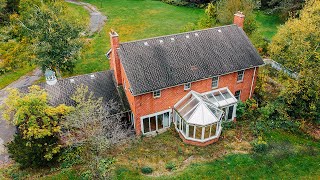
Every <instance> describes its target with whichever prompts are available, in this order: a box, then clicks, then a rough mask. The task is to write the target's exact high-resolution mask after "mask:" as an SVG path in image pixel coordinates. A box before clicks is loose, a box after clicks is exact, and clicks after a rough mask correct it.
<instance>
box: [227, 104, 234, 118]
mask: <svg viewBox="0 0 320 180" xmlns="http://www.w3.org/2000/svg"><path fill="white" fill-rule="evenodd" d="M232 114H233V106H230V107H229V112H228V119H232Z"/></svg>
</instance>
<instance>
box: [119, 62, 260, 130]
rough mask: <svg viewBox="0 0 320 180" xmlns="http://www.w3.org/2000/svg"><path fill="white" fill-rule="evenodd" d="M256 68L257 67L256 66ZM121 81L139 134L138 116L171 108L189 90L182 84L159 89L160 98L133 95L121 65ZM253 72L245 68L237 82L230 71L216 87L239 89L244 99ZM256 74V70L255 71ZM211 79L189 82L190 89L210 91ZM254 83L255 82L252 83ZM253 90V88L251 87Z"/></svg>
mask: <svg viewBox="0 0 320 180" xmlns="http://www.w3.org/2000/svg"><path fill="white" fill-rule="evenodd" d="M257 69H258V68H257ZM121 73H122V79H123V80H122V82H124V81H125V86H126V90H125V92H126V95H127V98H128V101H129V104H130V107H131V110H132V112H133V114H134V118H135V127H136V134H137V135H140V134H141V122H140V117H142V116H145V115H149V114H153V113H156V112H160V111H164V110H167V109H171V108H172V107H173V106H174V104H176V103H177V102H178V101H179V100H180V99H181V98H183V97H184V96H185V95H186V94H187V93H188V92H189V91H190V90H187V91H185V90H184V86H183V85H179V86H175V87H171V88H167V89H163V90H161V97H160V98H153V93H152V92H151V93H147V94H143V95H138V96H133V95H132V94H131V93H130V91H129V87H130V86H129V83H128V79H127V76H126V74H125V72H124V69H123V67H122V66H121ZM253 74H254V68H253V69H247V70H245V72H244V78H243V81H242V82H237V72H235V73H230V74H227V75H223V76H220V77H219V84H218V88H222V87H228V88H229V90H230V91H231V92H232V93H233V94H234V93H235V92H236V91H237V90H241V95H240V98H241V100H242V101H245V100H246V99H248V98H249V95H250V89H251V83H252V77H253ZM256 75H257V71H256ZM255 80H256V77H255ZM211 83H212V80H211V79H204V80H200V81H197V82H192V83H191V90H194V91H196V92H199V93H203V92H208V91H211V90H212V89H211ZM254 85H255V83H254ZM253 90H254V88H253Z"/></svg>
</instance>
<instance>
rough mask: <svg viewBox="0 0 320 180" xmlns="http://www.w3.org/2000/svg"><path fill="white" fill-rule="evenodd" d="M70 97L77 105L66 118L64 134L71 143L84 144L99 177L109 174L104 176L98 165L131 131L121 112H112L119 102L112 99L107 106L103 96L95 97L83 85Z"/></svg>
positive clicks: (86, 157) (88, 159)
mask: <svg viewBox="0 0 320 180" xmlns="http://www.w3.org/2000/svg"><path fill="white" fill-rule="evenodd" d="M71 99H72V100H74V102H75V103H76V106H75V110H74V111H73V112H71V113H70V114H68V115H67V116H66V120H65V121H63V128H64V129H66V132H65V134H64V136H65V137H66V140H67V143H68V145H71V146H77V145H82V146H84V147H85V149H86V153H85V159H86V160H87V162H91V163H89V164H90V167H89V168H90V169H91V171H92V172H93V173H94V174H95V176H96V178H102V177H103V178H104V177H105V176H106V174H105V173H103V174H102V175H101V172H99V168H98V166H99V164H101V161H104V160H103V159H102V158H103V157H102V154H103V153H104V152H106V151H107V150H108V149H110V148H112V147H113V146H114V145H115V144H117V143H119V142H122V141H124V140H126V139H127V138H128V136H129V134H130V130H129V129H128V128H127V127H126V126H125V124H123V123H122V122H121V118H122V115H121V114H111V112H113V111H114V110H118V109H119V108H120V107H119V105H118V104H116V103H115V102H113V101H110V102H109V103H108V104H106V105H104V104H103V103H102V98H99V99H97V98H94V96H93V93H92V92H89V90H88V87H87V86H84V85H80V86H79V87H78V88H77V90H76V92H75V93H74V95H73V96H72V97H71ZM101 176H102V177H101Z"/></svg>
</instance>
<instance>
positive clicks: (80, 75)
mask: <svg viewBox="0 0 320 180" xmlns="http://www.w3.org/2000/svg"><path fill="white" fill-rule="evenodd" d="M109 71H113V70H111V69H109V70H105V71H97V72H92V73H87V74H79V75H75V76H70V77H65V78H61V79H58V80H68V79H73V78H77V77H83V76H87V75H91V74H98V73H104V72H109Z"/></svg>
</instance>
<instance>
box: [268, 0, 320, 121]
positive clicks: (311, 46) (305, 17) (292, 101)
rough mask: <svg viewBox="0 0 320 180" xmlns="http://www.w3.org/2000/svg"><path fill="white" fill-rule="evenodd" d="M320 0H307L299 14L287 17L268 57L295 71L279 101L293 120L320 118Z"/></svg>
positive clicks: (286, 83) (271, 46)
mask: <svg viewBox="0 0 320 180" xmlns="http://www.w3.org/2000/svg"><path fill="white" fill-rule="evenodd" d="M319 12H320V1H308V2H307V3H306V5H305V7H304V8H303V10H302V11H301V14H300V17H299V18H295V19H289V20H288V21H287V22H286V23H285V25H284V26H282V27H281V28H280V29H279V31H278V33H277V34H276V35H275V36H274V38H273V40H272V43H271V45H270V47H269V48H270V55H271V57H272V58H273V59H274V60H276V61H278V62H280V63H281V64H283V65H284V66H285V67H287V68H289V69H291V70H293V71H295V72H297V73H298V78H297V79H290V78H289V79H288V80H287V81H286V82H285V88H284V90H283V91H282V92H281V97H280V98H281V100H282V102H284V103H285V104H286V107H288V110H287V112H288V114H289V116H291V117H292V118H293V119H297V120H307V121H318V123H320V122H319V117H320V76H318V74H319V73H320V68H319V67H320V49H319V46H320V31H319V29H320V14H319Z"/></svg>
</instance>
